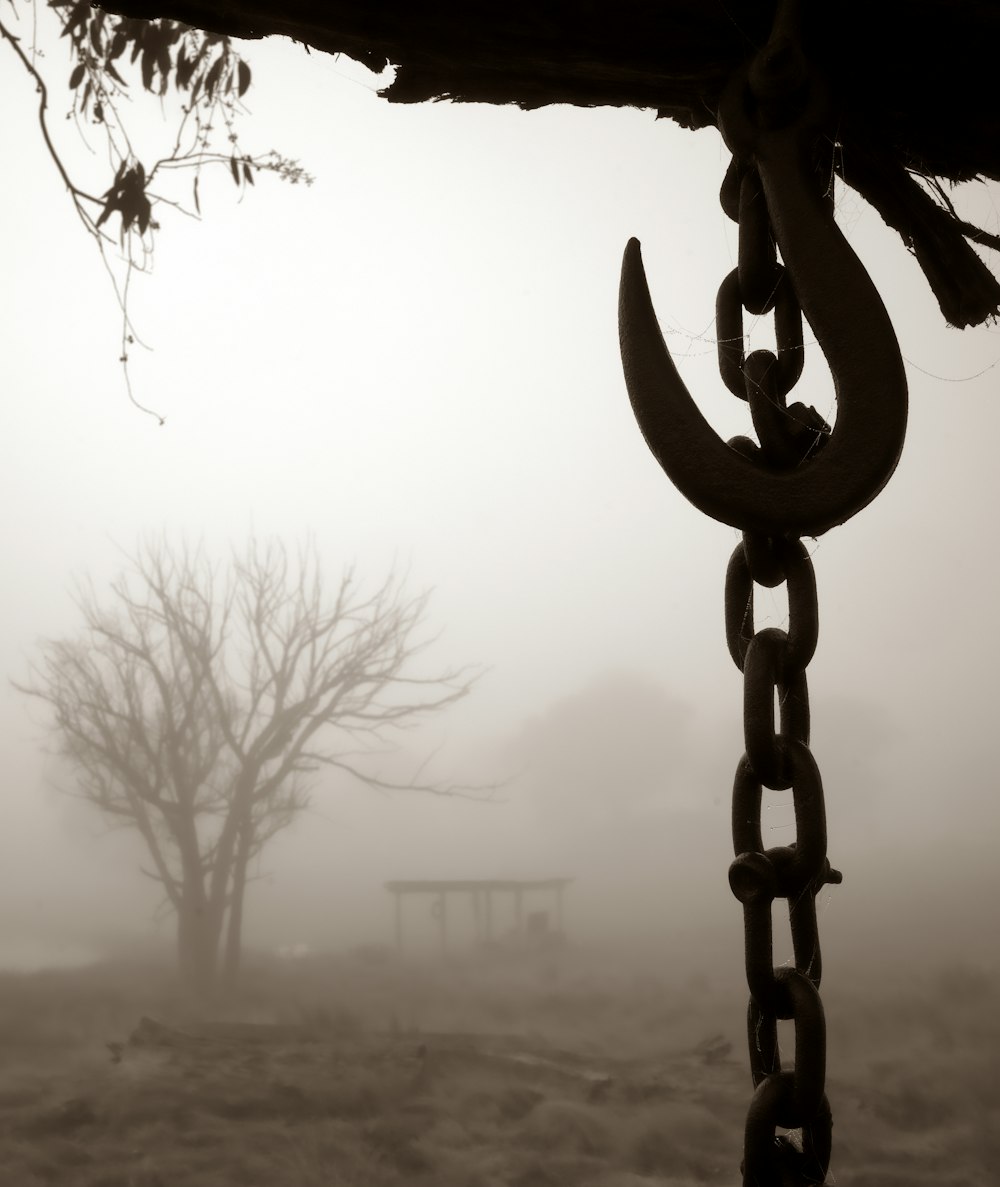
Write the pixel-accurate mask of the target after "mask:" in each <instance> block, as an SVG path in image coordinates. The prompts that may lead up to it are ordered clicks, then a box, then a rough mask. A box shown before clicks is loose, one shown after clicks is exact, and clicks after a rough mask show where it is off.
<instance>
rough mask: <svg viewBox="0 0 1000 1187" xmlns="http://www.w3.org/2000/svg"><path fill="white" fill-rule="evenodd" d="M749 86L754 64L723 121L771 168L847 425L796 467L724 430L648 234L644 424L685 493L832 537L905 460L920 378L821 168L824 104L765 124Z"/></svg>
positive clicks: (748, 516) (788, 245) (638, 347)
mask: <svg viewBox="0 0 1000 1187" xmlns="http://www.w3.org/2000/svg"><path fill="white" fill-rule="evenodd" d="M749 88H750V84H749V83H748V79H747V71H743V72H741V73H740V74H739V75H738V76H737V77H736V78H734V79H733V81H732V83H731V84H730V86H729V87H728V88H727V91H726V93H725V94H724V96H723V100H722V103H721V104H720V111H719V114H720V128H721V130H722V133H723V136H724V137H725V139H726V142H727V144H728V145H729V147H730V148H731V149H732V150H733V151H734V153H736V155H738V156H740V157H741V158H743V159H744V160H747V161H749V162H752V163H753V165H754V166H755V167H756V168H757V170H758V172H759V174H760V178H761V181H762V184H763V190H764V195H765V199H766V202H767V208H768V212H769V215H770V219H771V226H772V230H773V233H774V237H775V240H776V241H777V244H778V248H779V250H780V251H781V256H782V259H783V261H784V264H785V267H786V269H787V271H788V274H789V277H790V279H791V281H792V285H793V288H794V290H795V293H796V295H797V296H798V299H799V303H800V305H801V307H802V312H803V313H804V315H805V317H806V319H807V321H808V322H809V325H810V326H811V327H812V330H813V333H814V334H815V335H816V338H817V340H818V342H819V344H820V347H821V348H822V350H823V353H824V355H825V356H826V360H827V363H828V365H829V367H830V370H831V372H832V374H833V381H834V387H835V390H836V395H837V419H836V425H835V427H834V429H833V433H832V435H831V437H830V439H829V441H828V442H827V444H826V445H825V446H824V447H823V449H822V450H819V451H818V452H817V453H816V455H815V456H814V457H812V458H810V459H809V460H805V461H803V462H801V463H800V464H799V465H797V466H795V467H793V468H790V469H784V470H773V469H768V468H765V467H764V466H763V465H762V464H761V463H760V462H758V461H756V460H753V459H751V458H750V457H748V456H746V454H745V453H741V452H739V451H738V450H737V449H736V448H734V447H733V445H732V444H727V443H725V442H724V441H722V439H721V438H720V437H719V436H718V435H717V434H716V433H715V431H714V430H713V429H712V427H711V426H710V425H709V424H708V422H707V421H706V420H705V418H704V417H703V416H702V414H701V412H700V411H699V409H698V407H697V405H696V404H695V403H694V401H693V400H692V398H691V396H690V394H689V392H688V390H687V387H686V386H685V384H684V381H683V380H682V379H681V377H680V374H679V373H678V371H677V368H676V367H675V365H674V362H673V359H672V358H671V357H670V352H669V351H668V349H667V346H666V343H665V342H664V340H663V336H662V334H661V333H660V328H659V325H658V323H657V320H656V314H655V312H654V310H653V304H652V301H651V299H650V295H649V287H648V285H647V282H646V273H645V270H644V269H643V264H642V255H641V252H640V248H639V242H638V240H636V239H631V240H630V241H629V243H628V246H627V247H626V248H625V255H624V259H623V261H622V275H621V287H620V290H619V303H618V325H619V336H620V340H621V353H622V364H623V366H624V371H625V382H626V386H627V387H628V393H629V398H630V400H631V402H632V409H633V411H634V413H635V417H636V420H637V421H638V422H639V428H640V429H641V430H642V434H643V436H644V437H645V439H646V443H647V444H648V446H649V448H650V449H651V450H652V452H653V455H654V456H655V458H656V460H657V461H658V462H659V463H660V465H661V466H662V467H663V469H664V470H665V471H666V473H667V475H668V476H669V477H670V479H671V481H672V482H673V483H674V485H675V486H676V487H677V489H678V490H679V491H680V492H681V494H683V495H684V496H685V497H686V498H687V499H689V500H690V501H691V502H692V503H693V504H694V505H695V506H696V507H698V508H699V509H700V510H701V511H703V512H705V514H707V515H710V516H712V517H713V518H714V519H717V520H720V521H721V522H722V523H727V524H731V525H732V526H733V527H737V528H741V529H743V530H750V531H759V532H764V533H766V534H767V535H771V536H818V535H820V534H821V533H822V532H825V531H827V530H828V529H829V528H831V527H834V526H836V525H837V524H840V523H843V522H844V521H845V520H847V519H849V518H850V517H851V516H852V515H854V514H855V513H856V512H858V511H860V510H861V509H862V508H863V507H865V506H866V505H867V504H868V503H869V502H871V500H872V499H874V497H875V496H876V495H877V494H878V492H879V491H880V490H881V489H882V487H883V486H884V485H885V484H886V482H888V480H889V478H890V477H891V475H892V472H893V471H894V470H895V468H896V464H897V462H898V461H899V456H900V453H901V452H902V448H903V438H904V435H905V431H906V412H907V398H906V376H905V373H904V371H903V361H902V358H901V356H900V353H899V346H898V343H897V341H896V336H895V333H894V332H893V328H892V323H891V322H890V320H889V315H888V313H887V312H886V309H885V306H884V305H883V304H882V300H881V298H880V297H879V295H878V292H877V291H876V289H875V285H874V284H873V282H872V280H871V278H870V277H869V275H868V273H867V272H866V271H865V269H864V266H863V265H862V264H861V261H860V260H859V259H858V257H857V256H856V255H855V254H854V251H853V250H852V248H851V247H850V245H849V244H848V242H847V240H846V239H845V238H844V236H843V234H842V233H841V231H840V229H839V228H838V227H837V225H836V223H835V222H834V218H833V213H832V210H831V208H830V204H829V203H828V202H827V201H826V199H824V197H823V196H822V195H821V194H819V193H818V192H817V187H816V185H815V184H814V178H813V177H812V176H811V175H810V171H809V169H808V167H807V160H808V153H809V151H810V146H811V145H812V144H814V143H815V139H816V130H817V128H816V112H815V104H807V105H806V110H805V111H804V112H803V113H802V114H801V115H799V116H798V117H797V118H796V119H794V120H793V121H792V122H791V123H789V124H786V125H785V126H783V127H777V128H775V127H758V126H756V125H755V123H754V121H753V119H752V118H751V116H750V115H748V114H747V106H748V92H749Z"/></svg>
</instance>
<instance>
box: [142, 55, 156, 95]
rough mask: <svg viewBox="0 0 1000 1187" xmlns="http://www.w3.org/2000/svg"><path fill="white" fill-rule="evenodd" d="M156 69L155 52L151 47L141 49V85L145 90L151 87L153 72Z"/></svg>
mask: <svg viewBox="0 0 1000 1187" xmlns="http://www.w3.org/2000/svg"><path fill="white" fill-rule="evenodd" d="M155 71H156V54H155V52H154V51H153V50H151V49H144V50H143V51H142V85H143V86H144V87H145V88H146V90H147V91H151V90H152V89H153V74H154V72H155Z"/></svg>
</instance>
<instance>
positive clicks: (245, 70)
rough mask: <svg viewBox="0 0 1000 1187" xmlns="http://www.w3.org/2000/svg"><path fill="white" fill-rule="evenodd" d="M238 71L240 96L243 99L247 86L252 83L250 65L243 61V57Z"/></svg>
mask: <svg viewBox="0 0 1000 1187" xmlns="http://www.w3.org/2000/svg"><path fill="white" fill-rule="evenodd" d="M237 73H238V75H239V87H238V90H239V95H240V98H241V99H242V98H243V96H244V95H245V94H246V93H247V87H249V85H250V67H249V66H248V65H247V64H246V62H244V61H243V59H242V58H241V59H240V64H239V67H238V68H237Z"/></svg>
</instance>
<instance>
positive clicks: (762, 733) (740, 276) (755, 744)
mask: <svg viewBox="0 0 1000 1187" xmlns="http://www.w3.org/2000/svg"><path fill="white" fill-rule="evenodd" d="M721 198H722V206H723V209H724V210H725V211H726V213H727V214H728V215H729V216H730V217H731V218H732V219H734V221H736V222H737V223H738V224H739V263H738V267H737V268H735V269H734V270H733V271H732V272H731V273H730V274H729V275H728V276H727V277H726V279H725V280H724V281H723V282H722V285H721V287H720V289H719V296H718V302H717V306H716V313H717V322H718V337H719V370H720V372H721V373H722V378H723V380H724V382H725V384H726V386H727V387H728V388H729V390H730V391H731V392H732V393H733V394H734V395H736V396H738V397H739V398H740V399H744V400H746V401H747V402H748V403H749V406H750V413H751V416H752V418H753V423H754V428H755V429H756V431H757V435H758V437H759V440H760V445H759V447H758V445H756V444H755V443H754V442H753V441H751V440H750V439H749V438H738V439H736V440H735V441H731V442H730V444H731V445H732V446H734V447H735V448H737V449H738V450H739V451H740V452H742V453H745V454H747V455H748V456H755V457H757V458H758V459H759V460H760V461H761V462H762V463H763V464H764V465H765V466H767V467H768V468H769V469H773V470H783V469H788V468H791V467H794V466H796V465H799V464H800V463H801V462H802V461H804V460H805V459H806V458H808V457H810V456H812V455H814V454H815V453H816V452H817V451H819V450H820V449H822V448H823V445H824V444H825V442H826V440H827V438H828V435H829V433H830V429H829V426H828V425H826V424H825V423H824V421H823V419H822V418H821V417H820V416H819V415H818V414H817V413H816V412H815V410H814V409H812V408H807V407H805V406H804V405H803V404H799V403H796V404H792V405H790V406H789V405H788V404H787V397H788V395H789V394H790V392H791V390H792V388H793V387H794V385H795V383H796V382H797V380H798V378H799V376H800V375H801V372H802V344H803V337H802V314H801V311H800V309H799V303H798V300H797V298H796V295H795V292H794V290H793V288H792V285H791V281H790V278H789V276H788V274H787V273H786V272H785V269H784V267H783V266H782V265H781V264H780V263H778V261H777V254H776V250H775V244H774V238H773V235H772V232H771V227H770V222H769V219H768V213H767V205H766V203H765V200H764V195H763V191H762V187H761V183H760V178H759V176H758V174H757V172H756V170H755V169H753V168H752V167H747V166H745V165H744V164H743V163H741V162H740V161H738V160H737V159H735V158H734V160H733V163H732V165H731V166H730V169H729V173H728V174H727V177H726V181H725V182H724V184H723V188H722V195H721ZM744 311H746V312H747V313H750V314H752V315H754V316H761V315H763V314H766V313H769V312H771V311H773V312H774V320H775V337H776V344H777V352H776V353H775V352H772V351H769V350H757V351H754V352H753V353H752V354H749V355H747V354H745V351H744V328H743V318H744ZM783 583H784V584H785V585H786V586H787V592H788V619H789V621H788V630H787V631H784V630H777V629H774V628H770V629H766V630H761V631H755V629H754V586H755V585H759V586H763V587H765V588H770V589H773V588H775V587H777V586H779V585H781V584H783ZM725 607H726V641H727V643H728V646H729V652H730V654H731V655H732V657H733V662H734V663H735V664H736V666H737V667H738V668H739V669H740V671H741V672H742V673H743V707H744V734H745V744H746V753H745V754H744V756H743V758H742V759H741V760H740V764H739V767H738V768H737V772H736V779H735V783H734V786H733V849H734V852H735V854H736V857H735V860H734V861H733V863H732V865H731V866H730V870H729V883H730V886H731V887H732V891H733V894H734V895H735V896H736V898H737V899H738V900H739V901H740V902H741V903H742V905H743V917H744V931H745V939H746V975H747V983H748V985H749V989H750V1003H749V1008H748V1012H747V1036H748V1043H749V1049H750V1068H751V1073H752V1076H753V1083H754V1087H755V1093H754V1097H753V1101H752V1103H751V1105H750V1109H749V1112H748V1115H747V1122H746V1132H745V1139H744V1160H743V1182H744V1187H771V1185H772V1184H775V1185H778V1184H781V1185H784V1184H804V1183H822V1182H823V1181H824V1179H825V1177H826V1172H827V1168H828V1166H829V1161H830V1144H831V1129H832V1120H831V1114H830V1106H829V1103H828V1101H827V1098H826V1094H825V1091H824V1081H825V1074H826V1022H825V1018H824V1014H823V1006H822V1003H821V1001H820V997H819V984H820V976H821V972H822V966H821V959H820V948H819V934H818V929H817V922H816V896H817V894H818V893H819V891H820V889H821V888H822V887H823V885H824V884H826V883H836V882H840V880H841V875H840V874H839V873H838V872H837V871H836V870H832V869H831V868H830V863H829V861H828V859H827V855H826V814H825V809H824V802H823V784H822V781H821V779H820V774H819V770H818V768H817V766H816V762H815V759H814V758H813V756H812V753H811V751H810V750H809V691H808V686H807V682H806V667H807V666H808V664H809V661H810V660H811V659H812V657H813V653H814V652H815V650H816V641H817V635H818V613H817V601H816V579H815V574H814V571H813V566H812V561H811V560H810V558H809V554H808V552H807V551H806V549H805V547H804V545H803V544H802V541H801V540H800V539H799V538H798V537H796V536H791V537H789V536H768V535H764V534H762V533H758V532H750V531H746V532H744V533H743V539H742V541H741V543H740V544H739V545H737V547H736V550H735V552H734V553H733V555H732V558H731V560H730V562H729V568H728V571H727V574H726V596H725ZM776 695H777V702H778V706H779V722H778V728H777V730H776V729H775V696H776ZM765 787H766V788H768V789H770V790H774V791H781V790H788V789H789V788H790V789H791V791H792V797H793V803H794V813H795V833H796V839H795V841H794V842H793V843H792V844H791V845H782V846H775V847H772V848H768V849H765V848H764V842H763V838H762V827H761V809H762V801H763V789H764V788H765ZM775 899H785V900H787V902H788V919H789V928H790V931H791V938H792V951H793V954H794V967H791V968H787V967H785V968H779V969H776V968H774V959H773V946H774V945H773V932H772V905H773V903H774V900H775ZM788 1019H790V1020H791V1021H792V1022H793V1024H794V1033H795V1062H794V1066H793V1068H792V1069H791V1070H788V1071H786V1070H783V1068H782V1063H781V1058H780V1055H779V1050H778V1021H779V1020H788ZM777 1128H782V1129H787V1130H793V1131H799V1132H800V1135H801V1136H800V1137H798V1138H795V1137H793V1136H791V1135H782V1136H781V1137H778V1136H776V1129H777Z"/></svg>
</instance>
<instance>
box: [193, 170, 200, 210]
mask: <svg viewBox="0 0 1000 1187" xmlns="http://www.w3.org/2000/svg"><path fill="white" fill-rule="evenodd" d="M194 208H195V210H197V212H198V213H199V214H201V203H200V202H199V201H198V174H197V173H196V174H195V175H194Z"/></svg>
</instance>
